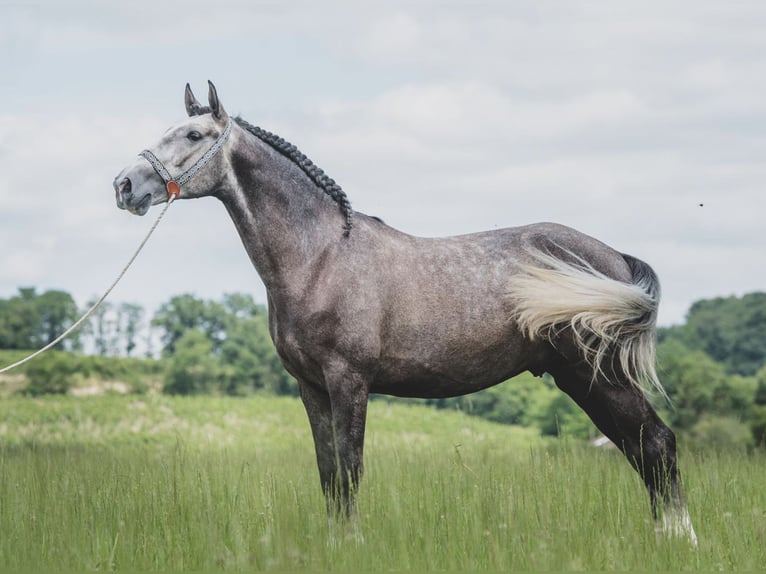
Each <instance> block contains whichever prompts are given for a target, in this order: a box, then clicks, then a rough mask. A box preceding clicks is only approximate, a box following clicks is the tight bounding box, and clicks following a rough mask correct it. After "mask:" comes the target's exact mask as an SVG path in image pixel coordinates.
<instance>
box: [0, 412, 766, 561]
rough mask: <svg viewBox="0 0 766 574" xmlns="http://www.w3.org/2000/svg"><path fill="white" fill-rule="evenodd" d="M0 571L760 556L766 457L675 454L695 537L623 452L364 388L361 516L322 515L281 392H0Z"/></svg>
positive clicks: (308, 453) (299, 426)
mask: <svg viewBox="0 0 766 574" xmlns="http://www.w3.org/2000/svg"><path fill="white" fill-rule="evenodd" d="M0 421H2V422H0V441H2V446H0V571H9V570H30V569H31V570H43V569H51V568H55V569H57V570H77V571H84V570H211V569H247V570H269V569H281V570H330V569H332V570H357V571H360V570H434V569H440V570H471V571H473V570H500V569H503V570H506V569H542V570H548V569H557V570H561V569H565V570H623V569H626V570H636V569H640V570H645V569H653V570H699V569H711V570H719V569H729V570H731V569H742V570H762V569H764V568H765V567H766V550H765V548H766V540H765V539H764V538H765V537H766V491H765V489H764V478H763V477H764V476H765V475H764V471H765V470H766V460H764V457H763V456H761V455H751V456H748V455H747V454H746V453H744V452H739V453H732V452H729V453H696V454H688V453H687V454H686V456H684V457H683V458H682V461H681V463H682V469H683V471H684V479H685V483H686V486H687V491H688V494H689V499H690V510H691V514H692V518H693V519H694V521H695V526H696V528H697V533H698V535H699V538H700V545H699V548H698V549H693V548H691V547H690V546H689V545H688V544H687V543H686V542H685V541H683V540H665V539H657V538H656V536H655V533H654V527H653V524H652V523H651V520H650V513H649V508H648V500H647V498H648V497H647V496H646V494H645V492H644V490H643V486H642V484H641V483H640V481H639V479H638V477H637V476H636V475H635V473H634V472H633V471H632V470H631V469H630V468H629V466H628V465H627V463H626V462H625V461H624V460H623V458H622V457H621V455H619V454H618V453H615V452H604V451H594V450H593V449H590V448H588V447H585V446H582V445H580V444H577V443H567V442H566V441H565V442H563V443H551V442H543V441H542V440H540V439H539V438H536V437H534V436H531V435H529V433H528V432H526V431H524V430H523V429H515V428H510V427H502V426H499V425H493V424H490V423H486V422H485V421H480V420H477V419H472V418H469V417H465V416H462V415H460V413H452V412H443V411H442V412H434V411H431V410H428V409H422V408H417V407H412V406H406V407H402V406H398V405H386V404H383V403H377V404H375V403H374V404H372V405H371V408H370V414H369V430H368V442H367V448H366V461H367V466H366V476H365V478H364V481H363V484H362V487H361V490H360V493H359V504H358V526H359V531H361V534H362V536H363V540H361V539H360V538H359V536H356V535H355V534H356V531H355V529H354V528H352V527H351V526H348V527H339V528H338V527H336V528H333V529H328V524H327V518H326V515H325V512H324V502H323V500H322V497H321V493H320V490H319V484H318V483H319V481H318V477H317V472H316V468H315V464H314V458H313V456H314V455H313V446H312V444H311V438H310V433H309V429H308V424H307V422H306V420H305V415H304V414H303V413H302V410H301V406H300V404H299V403H297V402H296V401H292V400H289V399H248V400H234V399H211V398H198V399H168V398H166V397H159V398H152V397H141V398H140V399H136V398H126V397H100V398H92V399H87V400H85V399H80V400H73V399H71V398H66V397H62V398H56V399H45V400H40V401H32V400H30V399H16V398H14V399H8V400H0Z"/></svg>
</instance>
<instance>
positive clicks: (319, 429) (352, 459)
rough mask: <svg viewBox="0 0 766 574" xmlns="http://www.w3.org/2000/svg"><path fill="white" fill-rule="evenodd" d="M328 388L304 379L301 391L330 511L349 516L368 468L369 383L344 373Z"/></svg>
mask: <svg viewBox="0 0 766 574" xmlns="http://www.w3.org/2000/svg"><path fill="white" fill-rule="evenodd" d="M328 387H329V388H328V390H324V389H321V388H318V387H315V386H312V385H309V384H305V383H301V385H300V392H301V399H302V400H303V404H304V407H305V408H306V413H307V414H308V418H309V423H310V425H311V432H312V435H313V437H314V446H315V449H316V457H317V466H318V467H319V477H320V481H321V484H322V491H323V492H324V495H325V500H326V502H327V513H328V515H329V516H330V517H331V518H333V517H336V518H341V519H343V518H349V517H351V516H352V515H353V514H354V510H355V494H356V489H357V487H358V485H359V481H360V480H361V478H362V474H363V471H364V462H363V452H364V430H365V423H366V417H367V397H368V391H367V386H366V384H364V383H363V382H362V381H361V380H360V378H358V377H354V376H348V375H346V376H340V377H335V378H331V379H330V380H329V381H328Z"/></svg>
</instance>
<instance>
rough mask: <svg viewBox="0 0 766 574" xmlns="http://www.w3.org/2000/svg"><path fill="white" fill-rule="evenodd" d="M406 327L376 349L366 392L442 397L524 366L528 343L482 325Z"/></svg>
mask: <svg viewBox="0 0 766 574" xmlns="http://www.w3.org/2000/svg"><path fill="white" fill-rule="evenodd" d="M420 327H421V328H418V326H416V325H410V326H409V327H408V328H406V329H402V330H400V331H399V334H398V336H397V337H395V339H396V342H395V343H394V344H391V345H385V346H384V347H383V348H382V349H381V356H380V359H379V364H378V365H377V368H376V376H375V377H374V379H373V382H372V388H371V391H372V392H375V393H382V394H389V395H395V396H402V397H422V398H444V397H452V396H459V395H465V394H468V393H472V392H476V391H479V390H481V389H484V388H487V387H491V386H493V385H496V384H498V383H501V382H503V381H505V380H507V379H509V378H511V377H513V376H515V375H517V374H519V373H521V372H522V371H524V370H526V369H527V368H529V365H528V361H527V358H528V357H529V356H530V353H529V352H525V347H527V346H528V343H527V342H525V341H524V340H522V338H521V337H520V336H518V335H516V336H513V334H511V333H507V332H503V331H505V329H500V330H492V329H487V328H486V326H484V328H483V329H477V330H476V331H475V332H474V333H471V332H457V331H456V330H455V329H454V327H446V328H444V327H443V328H441V329H436V328H430V329H425V328H422V327H423V326H422V325H421V326H420Z"/></svg>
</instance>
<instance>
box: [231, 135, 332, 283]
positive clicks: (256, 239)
mask: <svg viewBox="0 0 766 574" xmlns="http://www.w3.org/2000/svg"><path fill="white" fill-rule="evenodd" d="M237 140H238V144H237V145H235V146H234V148H233V150H232V152H231V155H230V157H231V165H232V170H233V174H234V180H235V183H234V184H233V185H232V186H231V187H230V188H229V189H227V190H225V191H224V192H222V193H220V194H219V195H218V197H219V199H220V200H221V201H222V202H223V204H224V205H225V206H226V209H227V211H228V212H229V215H230V216H231V218H232V220H233V222H234V225H235V227H236V228H237V231H238V233H239V235H240V238H241V239H242V243H243V244H244V247H245V250H246V251H247V253H248V255H249V256H250V260H251V261H252V262H253V265H254V266H255V268H256V270H257V271H258V274H259V275H260V276H261V279H262V280H263V282H264V284H265V285H266V288H267V290H268V291H269V293H270V294H272V295H273V294H274V293H275V292H282V293H295V294H302V293H305V292H306V288H307V287H308V286H309V284H310V281H311V275H312V272H313V269H314V265H315V263H316V262H317V261H318V260H319V258H320V257H321V255H322V253H324V252H325V251H326V250H327V249H328V248H329V247H330V245H331V244H333V243H337V242H338V241H341V240H344V238H343V219H342V217H341V216H340V213H339V211H338V206H337V204H336V203H335V202H334V201H332V200H331V199H330V198H329V197H328V196H327V195H326V194H324V192H323V191H322V190H320V189H318V188H317V186H316V184H314V182H312V181H311V180H310V179H309V178H308V176H306V175H305V174H304V173H303V171H302V170H301V169H300V168H299V167H298V166H297V165H296V164H294V163H293V162H292V161H291V160H290V159H288V158H286V157H284V156H282V155H281V154H279V153H278V152H277V151H275V150H274V149H272V148H271V147H270V146H268V145H267V144H265V143H263V142H261V141H260V140H258V139H257V138H255V136H252V135H251V134H246V133H244V132H240V137H238V138H237Z"/></svg>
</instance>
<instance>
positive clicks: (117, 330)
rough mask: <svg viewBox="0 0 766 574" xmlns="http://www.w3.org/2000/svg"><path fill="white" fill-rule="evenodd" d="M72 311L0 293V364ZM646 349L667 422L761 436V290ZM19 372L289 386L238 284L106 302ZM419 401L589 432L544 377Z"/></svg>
mask: <svg viewBox="0 0 766 574" xmlns="http://www.w3.org/2000/svg"><path fill="white" fill-rule="evenodd" d="M80 313H81V310H80V309H78V307H77V305H76V303H75V301H74V300H73V298H72V297H71V296H70V295H69V294H68V293H65V292H63V291H46V292H43V293H37V291H36V290H35V289H33V288H23V289H19V290H18V293H17V294H16V295H14V296H12V297H10V298H8V299H0V357H2V358H3V359H4V360H2V361H0V364H2V365H4V364H6V363H9V362H12V361H10V360H5V358H6V357H11V356H15V355H13V353H17V354H18V353H21V352H22V351H26V350H33V349H36V348H39V347H41V346H42V345H44V344H46V343H48V342H49V341H52V340H53V339H54V338H55V337H56V336H57V335H58V334H59V333H60V332H62V331H63V330H65V329H66V328H67V327H68V326H69V325H70V324H71V323H72V322H74V320H76V318H77V317H78V316H79V315H80ZM8 353H10V355H9V354H8ZM139 355H140V356H139ZM658 358H659V368H658V370H659V374H660V378H661V380H662V382H663V384H664V387H665V390H666V391H667V394H668V397H669V399H670V401H669V402H665V401H663V400H658V401H657V402H656V404H657V405H658V407H659V409H660V411H661V413H662V415H663V418H664V419H665V420H666V421H667V422H668V423H669V424H670V425H671V426H672V428H674V429H675V430H676V431H678V432H680V433H681V434H684V435H686V436H687V437H688V438H691V439H692V440H694V441H696V442H699V443H701V444H711V443H717V444H719V445H721V446H730V445H753V444H764V443H766V293H751V294H748V295H745V296H743V297H721V298H716V299H708V300H702V301H698V302H696V303H694V304H693V305H692V307H691V308H690V310H689V312H688V314H687V317H686V321H685V322H684V323H683V324H682V325H677V326H673V327H669V328H662V329H660V330H659V332H658ZM22 373H23V374H24V376H25V377H26V378H27V379H28V381H27V384H26V385H25V386H23V388H22V389H21V391H22V392H27V393H30V394H39V393H46V392H67V391H68V390H69V389H71V388H72V387H76V386H77V385H81V384H83V382H84V381H88V380H93V379H96V380H98V379H100V380H112V381H114V380H120V381H125V382H127V383H128V384H129V387H130V388H131V389H132V390H133V391H134V392H146V391H148V390H150V389H157V390H160V391H161V392H165V393H173V394H204V393H215V394H228V395H247V394H253V393H260V392H263V393H273V394H281V395H293V396H295V395H297V385H296V383H295V381H294V380H293V379H292V378H291V377H290V376H289V375H288V374H287V373H286V372H285V370H284V368H283V367H282V365H281V363H280V361H279V359H278V357H277V354H276V351H275V349H274V346H273V344H272V342H271V338H270V335H269V330H268V319H267V313H266V310H265V308H264V307H263V306H261V305H258V304H256V303H255V301H254V300H253V298H252V297H251V296H249V295H244V294H238V293H235V294H228V295H225V296H224V297H223V298H222V299H221V300H218V301H214V300H205V299H201V298H198V297H195V296H193V295H190V294H183V295H177V296H174V297H171V298H170V299H169V300H168V301H167V302H165V303H164V304H162V305H161V306H160V307H159V309H157V310H156V311H155V312H154V313H153V314H151V315H150V314H149V313H147V312H146V310H145V309H144V308H142V307H141V306H139V305H136V304H131V303H121V304H109V303H106V304H105V305H104V306H102V307H101V308H100V309H99V310H98V311H97V312H96V314H95V315H94V316H93V317H92V319H91V320H90V321H89V322H88V323H87V324H86V325H85V326H84V327H83V328H81V329H80V330H79V331H78V332H76V333H74V334H73V336H72V337H70V338H69V339H68V340H66V341H65V342H64V343H62V345H61V349H60V351H59V352H57V353H51V354H49V355H43V356H42V357H41V358H39V359H36V360H35V361H33V362H31V363H29V364H28V365H27V366H25V367H24V368H23V370H22ZM384 400H392V399H387V398H386V399H384ZM421 402H422V401H421ZM426 402H428V403H430V404H432V405H433V406H434V407H436V408H458V409H461V410H464V411H466V412H469V413H471V414H474V415H477V416H481V417H484V418H488V419H490V420H493V421H497V422H501V423H507V424H518V425H523V426H531V427H536V428H538V429H540V431H541V432H542V433H543V434H548V435H556V434H560V433H562V432H563V433H566V434H568V435H575V436H581V437H588V436H589V435H592V434H593V433H594V428H593V426H592V424H591V423H590V422H589V420H588V419H587V416H586V415H585V414H584V413H583V412H582V411H581V410H580V409H579V408H578V407H576V405H574V403H573V402H572V401H571V400H570V399H569V398H568V397H567V396H566V395H565V394H563V393H561V392H560V391H558V390H557V389H556V387H555V384H554V382H553V380H552V379H551V378H550V377H547V376H545V377H543V378H542V379H537V378H534V377H532V376H531V375H528V374H525V375H522V376H519V377H516V378H515V379H513V380H512V381H509V382H507V383H505V384H503V385H498V386H496V387H492V388H490V389H487V390H485V391H482V392H480V393H475V394H473V395H467V396H465V397H458V398H455V399H440V400H429V401H426Z"/></svg>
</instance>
